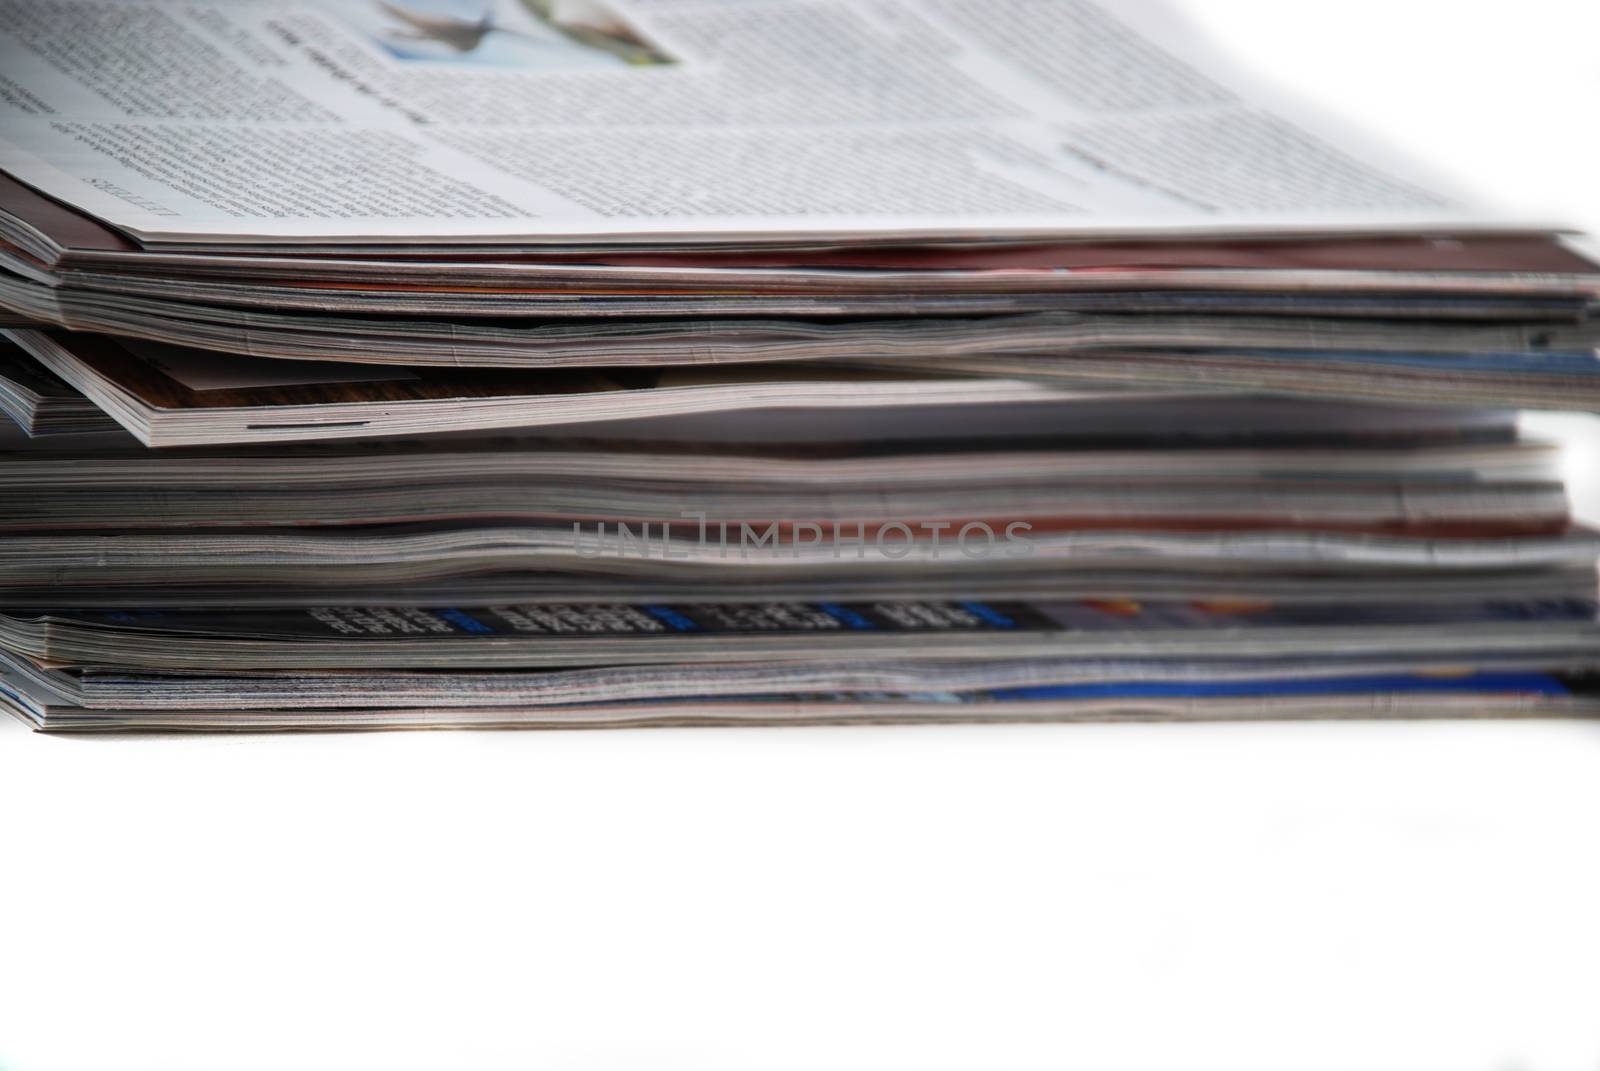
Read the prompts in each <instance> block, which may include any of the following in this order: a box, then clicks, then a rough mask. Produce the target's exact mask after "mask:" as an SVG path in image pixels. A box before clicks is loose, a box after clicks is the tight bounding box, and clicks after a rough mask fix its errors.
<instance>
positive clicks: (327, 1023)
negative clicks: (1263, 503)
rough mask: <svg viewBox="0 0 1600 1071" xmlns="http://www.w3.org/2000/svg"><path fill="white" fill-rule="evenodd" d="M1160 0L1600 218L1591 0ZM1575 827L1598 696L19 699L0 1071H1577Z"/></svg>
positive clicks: (1598, 81)
mask: <svg viewBox="0 0 1600 1071" xmlns="http://www.w3.org/2000/svg"><path fill="white" fill-rule="evenodd" d="M1187 6H1188V7H1189V8H1190V10H1191V13H1192V15H1193V17H1194V18H1195V19H1196V20H1197V21H1200V22H1202V23H1204V24H1206V25H1207V26H1209V27H1210V29H1211V30H1212V32H1213V33H1214V34H1215V35H1216V36H1217V37H1218V38H1219V40H1221V41H1222V42H1223V43H1224V44H1225V45H1227V46H1230V47H1231V48H1232V49H1233V50H1234V51H1235V52H1237V53H1239V54H1240V55H1241V56H1243V57H1245V58H1246V59H1247V60H1249V61H1250V62H1251V63H1252V64H1253V65H1254V66H1256V67H1257V68H1258V69H1259V70H1261V71H1262V73H1264V74H1267V75H1270V76H1273V77H1275V78H1277V79H1278V80H1279V81H1282V82H1284V83H1288V84H1290V85H1293V86H1297V87H1299V88H1300V89H1301V90H1303V91H1304V93H1305V94H1306V95H1308V96H1310V97H1313V98H1315V99H1317V100H1319V101H1321V102H1323V103H1325V104H1327V105H1330V106H1331V107H1333V108H1334V109H1335V110H1337V111H1339V112H1342V113H1343V114H1344V115H1346V116H1347V117H1349V118H1351V119H1353V120H1355V121H1358V122H1361V123H1364V124H1366V125H1369V126H1373V127H1376V128H1378V129H1380V130H1383V131H1385V132H1387V133H1388V135H1389V136H1390V137H1391V138H1392V139H1394V140H1396V141H1397V142H1400V143H1402V144H1405V145H1407V146H1409V147H1411V148H1412V149H1413V150H1414V151H1415V152H1417V153H1418V154H1420V155H1423V156H1425V157H1428V158H1431V159H1432V160H1434V161H1435V162H1437V163H1438V164H1439V165H1441V166H1442V167H1445V168H1447V169H1450V170H1452V171H1454V172H1457V173H1459V174H1461V175H1462V176H1463V177H1464V178H1466V179H1467V180H1468V181H1469V182H1472V183H1473V184H1475V185H1477V186H1478V187H1480V188H1482V189H1485V190H1488V191H1492V192H1494V193H1497V194H1499V195H1500V196H1501V198H1502V199H1505V200H1509V201H1512V202H1513V203H1517V204H1520V205H1523V206H1526V207H1527V208H1528V209H1530V210H1531V211H1533V212H1534V213H1535V214H1539V215H1546V216H1552V217H1563V218H1568V219H1573V220H1576V221H1578V222H1581V223H1587V225H1588V226H1590V227H1591V228H1592V229H1595V230H1597V231H1600V189H1597V179H1596V175H1597V172H1600V167H1597V165H1600V148H1597V146H1600V140H1597V138H1596V121H1595V116H1594V109H1595V105H1596V103H1597V102H1600V53H1597V51H1596V42H1597V41H1600V9H1597V5H1594V4H1593V3H1592V2H1589V0H1574V2H1571V3H1562V2H1556V0H1524V2H1522V3H1519V4H1516V5H1503V4H1488V3H1472V2H1467V0H1461V2H1457V3H1452V4H1443V3H1434V2H1425V0H1388V2H1383V3H1380V2H1375V0H1345V2H1343V3H1340V4H1337V5H1325V6H1312V5H1304V4H1287V3H1282V2H1276V3H1268V2H1254V0H1206V3H1204V4H1203V5H1201V4H1199V3H1197V2H1192V3H1190V4H1189V5H1187ZM1541 427H1547V428H1549V427H1553V428H1557V429H1560V430H1563V431H1565V432H1567V433H1569V434H1572V435H1574V436H1575V437H1576V438H1577V439H1580V440H1583V442H1582V450H1581V451H1580V452H1578V453H1575V454H1574V460H1573V472H1574V476H1575V477H1576V478H1577V479H1578V480H1579V482H1580V483H1581V484H1583V486H1584V488H1585V490H1584V491H1583V500H1584V502H1585V506H1586V509H1587V510H1588V511H1589V512H1590V513H1591V514H1594V515H1597V516H1600V434H1597V433H1596V432H1595V430H1594V428H1595V425H1594V423H1593V422H1591V421H1590V420H1588V418H1572V419H1561V418H1557V419H1554V420H1550V419H1545V420H1543V421H1542V422H1541ZM1585 455H1587V456H1586V457H1585ZM1597 845H1600V724H1587V723H1557V722H1545V723H1488V724H1481V723H1442V724H1372V723H1358V724H1318V725H1231V726H1230V725H1220V726H1088V727H1082V726H1077V727H1074V726H1064V727H993V728H984V727H957V728H907V729H877V728H865V729H796V730H758V731H718V730H675V731H655V732H648V731H646V732H616V733H545V734H511V733H493V734H447V733H436V734H391V735H371V736H359V735H356V736H289V737H276V738H273V737H250V738H216V737H211V738H191V739H184V738H176V739H175V738H131V739H130V738H124V739H97V740H83V739H60V738H48V737H43V736H34V735H30V734H29V733H28V732H26V731H25V730H24V729H23V728H22V726H20V725H18V724H15V723H11V722H5V723H0V878H3V880H0V905H3V906H4V907H6V908H8V909H9V910H6V911H3V912H0V1069H4V1071H78V1069H97V1071H98V1069H109V1068H117V1069H139V1071H144V1069H149V1071H156V1069H159V1071H190V1069H193V1071H212V1069H217V1071H222V1069H228V1071H232V1069H241V1071H255V1069H267V1068H272V1069H277V1068H296V1069H307V1068H311V1069H321V1068H329V1069H332V1068H340V1069H349V1068H369V1067H370V1068H384V1069H405V1071H409V1069H413V1068H415V1069H422V1068H428V1069H430V1071H431V1069H441V1068H448V1069H457V1068H460V1069H478V1068H483V1069H496V1071H498V1069H502V1068H505V1069H510V1068H539V1069H552V1071H566V1069H574V1071H590V1069H613V1068H629V1069H632V1068H645V1069H663V1071H679V1069H682V1071H702V1069H704V1071H722V1069H729V1071H732V1069H738V1071H761V1069H768V1068H771V1069H785V1071H787V1069H791V1068H793V1069H801V1068H804V1069H807V1071H815V1069H821V1068H827V1069H829V1071H844V1069H856V1068H861V1069H868V1068H870V1069H873V1071H883V1069H895V1068H916V1069H968V1068H971V1069H984V1071H992V1069H1034V1068H1064V1067H1084V1068H1095V1069H1097V1071H1105V1069H1118V1068H1158V1067H1159V1068H1174V1067H1182V1068H1196V1067H1199V1068H1207V1067H1227V1068H1228V1069H1229V1071H1247V1069H1249V1071H1253V1069H1261V1071H1268V1069H1271V1071H1282V1069H1284V1068H1294V1069H1296V1071H1318V1069H1329V1071H1333V1069H1348V1068H1362V1069H1386V1068H1394V1069H1397V1071H1398V1069H1405V1071H1426V1069H1431V1068H1439V1069H1446V1068H1448V1069H1451V1071H1472V1069H1481V1071H1523V1069H1527V1071H1567V1069H1570V1071H1595V1069H1596V1068H1597V1067H1600V1014H1597V1012H1600V851H1597V850H1596V849H1597Z"/></svg>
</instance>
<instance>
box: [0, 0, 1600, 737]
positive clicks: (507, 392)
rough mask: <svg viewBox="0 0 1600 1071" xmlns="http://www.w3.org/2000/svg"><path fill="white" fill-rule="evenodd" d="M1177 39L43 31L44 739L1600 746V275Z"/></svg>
mask: <svg viewBox="0 0 1600 1071" xmlns="http://www.w3.org/2000/svg"><path fill="white" fill-rule="evenodd" d="M1200 40H1201V38H1200V36H1199V35H1197V34H1196V32H1195V31H1194V30H1193V28H1191V27H1189V26H1186V25H1184V24H1183V23H1182V21H1181V20H1180V19H1178V18H1177V17H1176V16H1174V15H1173V14H1172V13H1171V12H1168V11H1166V10H1164V9H1162V8H1160V7H1159V6H1157V5H1154V4H1148V3H1144V2H1140V3H1132V4H1130V3H1117V4H1115V5H1112V4H1110V3H1100V2H1096V0H994V2H989V3H984V4H967V3H955V2H948V3H947V2H944V0H879V2H875V3H872V4H856V3H842V2H840V3H830V2H826V0H804V2H803V0H770V2H763V3H759V4H727V3H709V2H708V3H699V2H690V0H683V2H681V3H660V2H650V3H646V2H643V0H581V2H579V0H497V2H490V0H327V2H323V3H319V4H316V5H299V4H292V3H284V2H278V0H241V2H236V3H229V4H219V5H210V4H187V3H186V4H181V5H179V4H172V3H167V2H162V0H151V2H139V0H128V2H124V3H118V4H114V5H107V4H104V3H99V2H89V0H82V2H79V0H11V2H8V3H6V4H4V5H0V69H3V72H4V74H3V76H0V326H3V332H0V335H3V342H0V413H3V414H5V418H6V420H7V421H8V422H7V423H6V424H4V425H3V426H0V498H3V501H4V502H5V503H6V508H5V510H4V511H3V512H0V706H4V707H5V708H6V709H7V710H9V711H11V712H12V713H14V714H16V715H18V716H19V717H21V718H23V719H24V720H26V721H27V722H29V723H30V724H32V725H34V726H35V727H38V728H43V729H52V730H56V729H59V730H108V729H152V730H155V729H303V728H372V727H454V726H613V725H632V724H707V723H755V724H779V723H801V722H846V721H848V722H860V721H865V722H873V721H901V720H922V721H929V720H946V719H956V720H974V719H983V720H1032V719H1074V718H1175V719H1193V718H1277V717H1339V716H1345V717H1364V716H1386V715H1400V716H1427V715H1481V714H1494V715H1516V714H1524V715H1541V714H1559V713H1575V712H1591V711H1593V710H1596V709H1600V706H1597V705H1596V701H1597V699H1600V687H1597V684H1600V627H1597V623H1596V590H1595V589H1596V584H1595V561H1596V557H1597V554H1600V537H1597V536H1596V535H1595V534H1594V533H1591V532H1590V531H1588V530H1587V529H1585V528H1583V527H1582V526H1580V525H1578V524H1576V523H1575V522H1574V520H1573V519H1572V518H1571V517H1570V516H1569V510H1568V502H1567V495H1566V491H1565V488H1564V486H1563V483H1562V479H1561V471H1562V460H1563V459H1562V456H1561V451H1560V450H1559V449H1558V448H1557V447H1556V446H1555V445H1553V444H1551V443H1547V442H1541V441H1537V440H1535V439H1531V438H1529V437H1527V436H1524V435H1523V434H1522V433H1521V432H1520V430H1519V423H1518V416H1517V411H1518V410H1521V409H1539V408H1543V409H1577V410H1600V362H1597V360H1596V357H1597V346H1600V316H1597V315H1596V313H1597V310H1600V263H1597V261H1596V259H1594V257H1593V256H1592V255H1591V254H1590V253H1589V252H1587V251H1586V249H1585V246H1584V245H1583V239H1582V238H1581V237H1580V236H1576V235H1573V234H1571V233H1569V232H1567V231H1565V230H1563V229H1562V228H1561V227H1559V226H1557V225H1556V224H1553V223H1551V222H1549V221H1529V220H1526V219H1518V218H1512V217H1505V216H1502V215H1499V214H1497V213H1495V212H1492V211H1489V210H1486V209H1483V208H1481V207H1479V206H1478V205H1477V204H1476V202H1475V201H1474V200H1473V199H1472V198H1471V197H1469V196H1467V195H1464V194H1462V193H1461V192H1459V191H1458V190H1456V189H1455V188H1454V187H1453V186H1452V185H1451V184H1449V183H1448V182H1445V181H1442V180H1440V179H1439V178H1437V177H1435V176H1432V175H1430V174H1428V173H1426V172H1425V171H1423V170H1421V169H1419V168H1418V167H1417V166H1416V165H1414V164H1413V163H1411V162H1409V161H1407V160H1405V159H1403V158H1401V157H1399V156H1397V155H1396V154H1394V153H1392V152H1390V151H1388V150H1386V149H1384V148H1382V147H1381V146H1376V145H1374V144H1373V143H1371V142H1370V141H1369V140H1367V139H1366V138H1364V137H1362V136H1360V135H1358V134H1353V133H1351V132H1349V131H1347V130H1345V129H1344V128H1343V127H1342V126H1341V125H1340V124H1339V123H1337V122H1335V121H1332V120H1329V119H1327V118H1326V117H1323V116H1320V115H1318V114H1316V113H1314V112H1310V111H1308V110H1307V108H1306V107H1305V106H1304V105H1301V104H1298V103H1295V102H1291V101H1289V100H1286V99H1284V98H1282V97H1281V96H1279V95H1277V94H1275V93H1273V92H1272V91H1270V90H1269V89H1266V88H1263V87H1262V86H1261V85H1260V84H1259V83H1257V82H1256V81H1254V80H1253V79H1251V78H1249V77H1247V76H1245V75H1243V74H1241V73H1240V72H1239V71H1238V70H1237V69H1236V68H1235V67H1233V66H1232V65H1230V64H1229V63H1227V62H1226V61H1224V60H1223V59H1221V58H1219V57H1218V56H1217V55H1216V54H1215V53H1214V52H1212V51H1211V50H1209V49H1207V48H1205V47H1204V46H1202V45H1200V44H1198V43H1197V42H1199V41H1200Z"/></svg>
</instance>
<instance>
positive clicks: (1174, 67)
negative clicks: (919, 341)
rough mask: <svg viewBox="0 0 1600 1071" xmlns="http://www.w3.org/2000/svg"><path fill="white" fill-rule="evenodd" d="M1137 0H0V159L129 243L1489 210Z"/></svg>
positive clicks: (1140, 229) (1158, 227)
mask: <svg viewBox="0 0 1600 1071" xmlns="http://www.w3.org/2000/svg"><path fill="white" fill-rule="evenodd" d="M1198 40H1199V39H1198V38H1197V35H1196V34H1195V33H1194V32H1193V31H1192V30H1191V29H1190V28H1188V27H1187V26H1186V25H1185V24H1184V23H1183V22H1182V20H1181V19H1178V18H1176V17H1175V16H1174V15H1173V14H1172V13H1170V12H1167V11H1165V10H1162V9H1159V8H1157V7H1155V6H1153V5H1152V4H1150V3H1146V2H1143V0H1118V2H1117V3H1115V4H1110V3H1106V4H1101V3H1096V2H1094V0H1058V2H1057V0H1051V2H1040V0H982V2H973V0H850V2H834V3H830V2H825V0H809V2H807V0H744V2H729V0H321V2H319V3H316V4H303V5H296V4H286V3H279V2H265V0H261V2H235V3H226V4H205V3H167V2H145V3H137V2H125V3H114V4H106V3H75V2H58V0H7V2H6V3H4V4H0V119H3V120H4V123H3V127H0V129H3V131H4V136H3V137H4V141H3V143H0V169H3V170H4V171H6V172H9V173H10V174H12V175H14V176H16V177H17V178H20V179H21V180H23V181H25V182H27V183H29V184H30V185H33V186H35V187H37V188H38V189H40V190H42V191H44V192H45V193H48V194H49V195H51V196H52V197H56V198H59V199H60V200H62V201H65V202H66V203H68V204H70V205H73V206H75V207H77V208H80V209H82V210H84V211H86V212H88V213H90V214H92V215H95V216H97V217H99V218H101V219H103V220H105V221H106V222H108V223H110V224H112V225H114V226H116V227H119V228H122V229H123V230H125V231H126V232H128V233H129V234H131V235H133V236H135V237H136V238H138V239H140V240H141V241H144V242H145V243H147V244H162V243H168V244H174V243H175V244H184V243H190V244H194V243H228V242H234V243H249V242H254V241H267V242H270V241H274V240H284V241H293V240H296V239H315V240H317V241H321V242H326V243H335V244H337V243H362V242H367V243H374V244H382V243H385V242H396V241H405V240H416V239H432V240H436V241H440V242H452V241H454V242H459V241H476V242H480V243H485V244H487V243H494V242H499V243H512V244H517V243H520V244H524V245H526V244H531V243H536V242H566V243H593V242H600V241H612V242H616V241H629V240H634V239H637V238H639V237H641V236H653V237H654V238H655V239H656V240H661V239H676V240H679V241H684V242H728V241H741V242H750V241H758V240H763V239H765V240H774V241H793V240H795V239H796V238H809V239H821V238H831V239H833V240H838V241H847V240H851V239H862V238H878V239H883V238H915V237H918V236H921V237H930V236H937V237H939V238H941V239H945V240H950V239H956V238H960V237H963V236H966V237H983V238H988V239H993V238H997V237H1007V236H1013V237H1039V236H1045V235H1052V234H1054V235H1061V236H1076V235H1089V234H1098V235H1107V234H1116V233H1150V232H1160V231H1166V232H1173V231H1241V230H1253V229H1263V228H1265V229H1278V230H1281V229H1285V228H1291V229H1301V230H1311V231H1320V232H1323V233H1326V232H1328V231H1330V230H1340V229H1352V228H1358V229H1364V230H1383V229H1385V228H1389V227H1410V228H1416V227H1418V226H1424V225H1450V226H1452V227H1453V228H1454V229H1455V230H1456V231H1457V232H1459V231H1460V230H1461V229H1462V228H1464V227H1471V226H1473V225H1474V224H1479V225H1481V224H1483V221H1484V220H1485V218H1486V217H1485V215H1484V213H1483V211H1482V210H1481V209H1477V208H1473V207H1470V203H1469V201H1468V199H1466V198H1464V197H1463V196H1462V195H1461V194H1459V193H1457V192H1456V191H1454V190H1452V189H1449V188H1448V187H1447V186H1446V185H1445V184H1443V183H1441V182H1440V181H1439V180H1438V179H1436V178H1434V177H1432V176H1429V175H1427V174H1424V173H1423V172H1422V171H1420V170H1419V169H1418V167H1417V166H1415V165H1414V164H1411V163H1409V162H1406V161H1404V160H1403V159H1401V158H1399V157H1397V156H1395V155H1394V154H1393V153H1391V152H1389V151H1388V150H1386V149H1384V148H1382V147H1380V146H1376V145H1373V144H1371V143H1369V142H1368V141H1366V140H1365V139H1363V138H1361V137H1358V136H1355V135H1353V134H1351V133H1350V132H1348V131H1345V130H1343V129H1342V128H1341V127H1340V126H1339V124H1337V123H1336V122H1333V121H1331V120H1329V119H1326V118H1324V117H1320V116H1315V115H1312V114H1309V113H1308V112H1307V111H1306V109H1305V108H1304V107H1303V106H1301V105H1299V104H1298V103H1296V102H1292V101H1289V100H1286V99H1283V98H1282V97H1281V96H1280V95H1279V94H1276V93H1274V92H1273V91H1271V90H1269V89H1267V88H1264V87H1262V86H1260V85H1258V84H1256V83H1255V82H1254V81H1252V80H1250V79H1248V78H1246V77H1243V76H1241V75H1239V74H1238V73H1237V71H1236V70H1234V69H1232V68H1231V67H1230V65H1229V64H1228V63H1226V62H1225V61H1223V60H1221V59H1219V58H1217V57H1215V56H1214V55H1212V54H1211V53H1210V52H1209V51H1208V50H1207V49H1206V48H1205V47H1203V46H1202V45H1201V44H1199V43H1197V42H1198Z"/></svg>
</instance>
